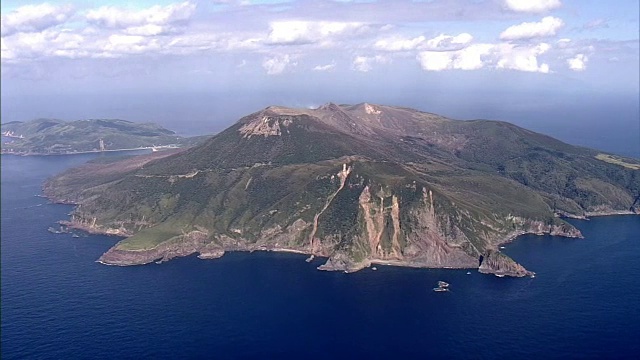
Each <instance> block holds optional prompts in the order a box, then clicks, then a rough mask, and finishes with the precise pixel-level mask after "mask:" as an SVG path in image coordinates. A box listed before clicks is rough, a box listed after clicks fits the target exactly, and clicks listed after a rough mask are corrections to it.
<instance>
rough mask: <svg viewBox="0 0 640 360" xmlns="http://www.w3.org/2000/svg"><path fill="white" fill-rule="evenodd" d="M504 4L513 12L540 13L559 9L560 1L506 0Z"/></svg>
mask: <svg viewBox="0 0 640 360" xmlns="http://www.w3.org/2000/svg"><path fill="white" fill-rule="evenodd" d="M505 4H506V5H507V7H508V8H509V9H511V10H513V11H517V12H530V13H541V12H546V11H549V10H553V9H557V8H559V7H560V6H561V5H562V3H561V2H560V0H506V1H505Z"/></svg>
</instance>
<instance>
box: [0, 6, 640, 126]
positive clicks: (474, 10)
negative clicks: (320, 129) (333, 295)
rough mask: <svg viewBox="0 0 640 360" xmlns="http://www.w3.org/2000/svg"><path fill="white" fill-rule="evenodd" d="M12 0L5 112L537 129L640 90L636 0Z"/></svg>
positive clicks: (631, 99) (6, 34)
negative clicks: (327, 112)
mask: <svg viewBox="0 0 640 360" xmlns="http://www.w3.org/2000/svg"><path fill="white" fill-rule="evenodd" d="M1 6H2V11H1V12H2V22H1V24H2V77H1V79H2V80H1V81H2V84H1V85H2V87H1V90H2V92H1V96H2V121H3V122H5V121H12V120H26V119H29V118H34V117H57V118H66V119H76V118H86V117H119V118H126V119H129V120H141V121H158V122H161V123H169V122H173V123H176V124H183V125H184V126H185V128H188V127H189V126H190V127H191V128H192V130H193V131H197V132H202V131H215V130H219V129H220V128H221V127H224V126H226V125H228V124H229V123H231V122H232V121H234V120H235V118H236V117H237V116H240V115H242V114H246V113H248V112H251V111H255V110H256V109H257V108H259V107H262V106H267V105H269V104H280V105H288V106H316V105H320V104H322V103H326V102H329V101H333V102H337V103H353V102H364V101H369V102H378V103H386V104H397V105H405V106H412V107H417V108H420V109H422V110H427V111H433V112H439V113H444V114H445V115H449V116H453V117H458V118H483V117H484V118H487V117H492V118H501V119H504V120H511V121H515V122H518V121H520V123H524V124H534V125H535V121H536V120H535V116H538V115H539V114H542V112H541V111H542V110H541V109H545V111H547V112H546V113H545V114H549V113H551V112H552V111H553V110H554V107H557V106H559V105H561V104H562V105H563V106H565V105H566V104H572V103H573V104H576V106H584V105H585V99H591V100H590V101H589V102H588V103H589V104H595V103H598V104H600V103H602V104H604V103H607V101H609V100H611V99H614V100H615V101H618V102H621V101H622V102H624V101H627V102H628V103H625V104H623V105H625V106H626V105H628V106H631V107H634V106H635V105H634V104H635V103H637V99H638V93H639V72H638V68H639V40H638V37H639V36H638V32H639V19H638V14H639V12H640V9H639V2H638V1H637V0H612V1H599V0H448V1H444V0H429V1H410V0H405V1H402V0H378V1H346V0H343V1H334V0H309V1H300V0H299V1H295V0H292V1H277V0H246V1H243V0H218V1H215V0H210V1H204V0H203V1H197V0H189V1H167V0H163V1H152V0H145V1H136V2H129V1H92V0H77V1H73V0H72V1H49V2H46V3H41V2H33V3H26V2H24V1H7V0H3V1H2V5H1ZM619 105H620V104H618V105H616V106H619ZM636 108H637V106H636ZM536 114H538V115H536ZM630 114H632V116H633V114H635V113H633V112H631V113H630ZM557 118H558V121H561V119H560V117H557ZM565 118H566V117H565ZM631 120H635V119H631ZM541 121H542V120H541ZM564 121H569V120H568V119H565V120H564ZM576 121H577V120H576ZM625 121H630V119H625ZM614 122H615V119H614ZM194 124H196V125H194ZM174 127H175V126H174ZM533 127H535V126H533ZM187 131H189V130H187Z"/></svg>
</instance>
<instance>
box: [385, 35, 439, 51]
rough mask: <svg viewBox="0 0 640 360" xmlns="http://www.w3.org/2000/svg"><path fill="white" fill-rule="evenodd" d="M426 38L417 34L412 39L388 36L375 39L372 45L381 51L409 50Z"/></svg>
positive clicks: (417, 46) (418, 45)
mask: <svg viewBox="0 0 640 360" xmlns="http://www.w3.org/2000/svg"><path fill="white" fill-rule="evenodd" d="M426 40H427V38H425V37H424V36H418V37H415V38H413V39H406V38H401V37H389V38H384V39H380V40H378V41H376V42H375V44H373V47H374V48H376V49H377V50H382V51H409V50H414V49H416V48H419V47H420V45H422V44H424V42H425V41H426Z"/></svg>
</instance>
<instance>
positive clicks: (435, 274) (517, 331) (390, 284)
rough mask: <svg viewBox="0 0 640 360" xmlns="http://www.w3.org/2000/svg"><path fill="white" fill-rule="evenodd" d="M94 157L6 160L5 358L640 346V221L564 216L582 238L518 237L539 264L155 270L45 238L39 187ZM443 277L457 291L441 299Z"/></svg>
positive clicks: (220, 265) (178, 263)
mask: <svg viewBox="0 0 640 360" xmlns="http://www.w3.org/2000/svg"><path fill="white" fill-rule="evenodd" d="M98 156H115V154H103V155H100V154H84V155H71V156H48V157H17V156H5V155H3V156H2V193H1V200H2V208H1V210H2V211H1V214H2V222H1V302H2V303H1V310H2V311H1V341H2V342H1V357H2V359H85V358H112V359H131V358H180V359H187V358H212V359H245V358H277V359H287V358H292V359H294V358H295V359H299V358H300V359H327V358H338V359H343V358H352V359H357V358H369V359H377V358H394V359H395V358H416V359H440V358H447V359H454V358H466V359H495V358H505V359H543V358H544V359H560V358H562V359H567V358H581V359H599V358H607V359H614V358H620V359H623V358H637V357H638V356H639V355H640V341H639V339H640V281H639V280H638V277H639V276H640V217H638V216H610V217H600V218H594V219H592V220H590V221H580V220H571V222H572V223H573V224H574V225H576V226H577V227H578V228H580V230H582V232H583V234H584V235H585V239H565V238H560V237H552V236H522V237H520V238H518V239H517V240H516V241H515V242H513V243H511V244H509V245H507V247H506V249H505V250H504V251H505V252H506V253H507V254H509V255H511V256H512V257H513V258H514V259H516V260H517V261H518V262H520V263H522V264H523V265H524V266H525V267H527V268H528V269H530V270H533V271H535V272H536V273H537V275H536V277H535V278H533V279H531V278H521V279H513V278H497V277H495V276H490V275H482V274H480V273H478V272H476V271H473V270H472V271H471V274H470V275H467V271H466V270H445V269H409V268H399V267H391V266H377V269H378V270H377V271H373V270H372V269H365V270H363V271H360V272H357V273H353V274H344V273H334V272H322V271H318V270H316V267H317V266H318V265H319V264H321V263H322V259H317V260H314V261H313V262H312V263H306V262H305V261H304V260H305V256H303V255H296V254H286V253H272V252H254V253H228V254H226V255H225V256H224V257H222V258H220V259H216V260H199V259H197V258H195V257H187V258H179V259H174V260H172V261H170V262H167V263H163V264H160V265H157V264H150V265H146V266H135V267H110V266H104V265H100V264H98V263H96V262H95V260H96V259H97V258H98V257H99V256H100V255H101V254H102V253H103V252H105V251H106V250H107V249H109V247H111V246H112V245H113V244H115V243H116V242H117V241H118V238H116V237H108V236H93V235H92V236H87V235H85V234H82V233H78V235H79V236H80V237H77V238H76V237H72V236H71V234H53V233H50V232H48V231H47V229H48V228H49V227H50V226H55V225H56V221H58V220H61V219H65V218H67V214H68V213H69V212H70V211H71V209H72V207H71V206H67V205H55V204H50V203H49V202H48V201H47V199H44V198H42V197H39V195H40V194H41V190H40V186H41V184H42V181H43V180H44V179H45V178H47V177H48V176H51V175H53V174H56V173H58V172H60V171H62V170H64V169H66V168H68V167H71V166H75V165H79V164H81V163H84V162H85V161H87V160H89V159H92V158H95V157H98ZM438 280H444V281H447V282H449V283H450V284H451V292H449V293H436V292H433V291H432V288H433V287H434V286H435V285H436V282H437V281H438Z"/></svg>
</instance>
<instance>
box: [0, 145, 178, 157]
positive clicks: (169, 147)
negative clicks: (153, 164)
mask: <svg viewBox="0 0 640 360" xmlns="http://www.w3.org/2000/svg"><path fill="white" fill-rule="evenodd" d="M179 148H180V147H179V146H168V145H165V146H144V147H138V148H131V149H109V150H86V151H75V152H73V151H71V152H60V153H36V152H28V153H22V152H5V151H2V152H1V153H0V154H1V155H14V156H56V155H81V154H94V153H104V152H124V151H140V150H153V149H157V150H158V151H162V150H169V149H179Z"/></svg>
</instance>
